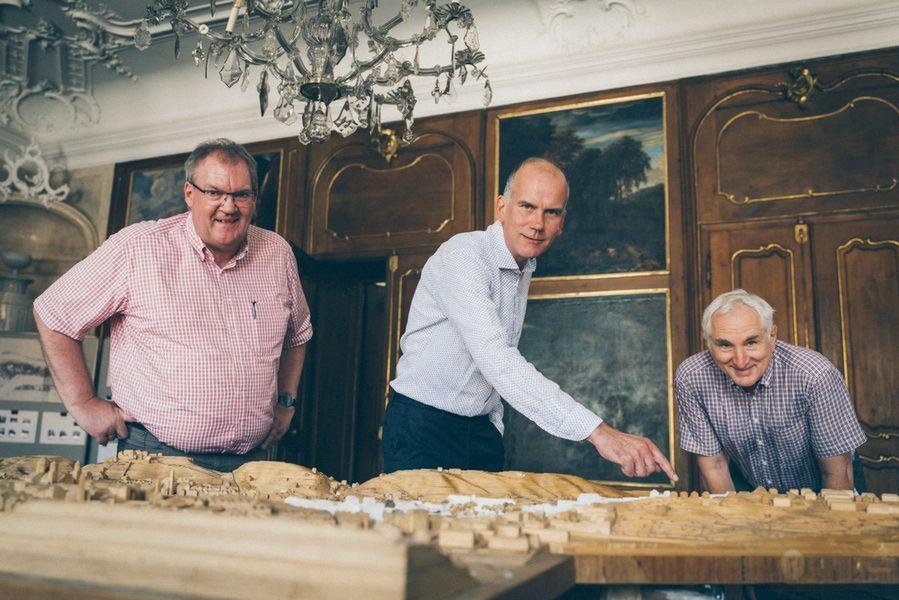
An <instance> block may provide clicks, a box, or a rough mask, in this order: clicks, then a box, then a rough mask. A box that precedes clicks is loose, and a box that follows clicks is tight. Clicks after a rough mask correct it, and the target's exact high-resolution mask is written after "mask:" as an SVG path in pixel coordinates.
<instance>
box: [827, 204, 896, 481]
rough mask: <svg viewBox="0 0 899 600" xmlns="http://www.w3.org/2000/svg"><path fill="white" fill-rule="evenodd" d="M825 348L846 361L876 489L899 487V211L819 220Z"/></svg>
mask: <svg viewBox="0 0 899 600" xmlns="http://www.w3.org/2000/svg"><path fill="white" fill-rule="evenodd" d="M813 235H814V241H815V249H816V252H815V273H816V277H815V285H816V288H817V290H818V292H817V294H818V296H820V297H821V298H829V299H830V301H828V302H822V303H820V305H819V306H818V315H819V319H818V321H819V324H820V326H819V330H820V333H819V337H820V349H821V352H823V353H824V354H825V355H827V357H828V358H830V359H831V360H832V361H833V363H834V364H835V365H837V366H838V367H840V368H841V370H842V371H843V375H844V377H845V378H846V382H847V384H848V386H849V392H850V395H851V396H852V400H853V402H854V403H855V409H856V412H857V414H858V417H859V420H860V421H861V423H862V427H863V429H864V430H865V433H866V435H867V436H868V442H867V443H866V444H865V445H864V446H862V447H861V448H860V449H859V454H860V457H861V460H862V465H863V466H864V467H865V478H866V481H867V484H868V490H869V491H872V492H876V493H884V492H895V491H896V490H899V370H897V369H896V365H895V357H896V356H897V355H899V341H897V335H896V333H897V332H899V213H897V212H892V213H881V214H877V215H869V214H865V215H854V216H840V217H838V218H830V219H827V220H824V221H822V222H817V223H815V224H814V228H813Z"/></svg>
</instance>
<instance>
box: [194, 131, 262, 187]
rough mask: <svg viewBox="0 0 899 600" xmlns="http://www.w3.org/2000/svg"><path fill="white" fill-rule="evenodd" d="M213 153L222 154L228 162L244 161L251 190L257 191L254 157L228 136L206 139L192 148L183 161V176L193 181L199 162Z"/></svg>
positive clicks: (257, 183)
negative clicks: (251, 186)
mask: <svg viewBox="0 0 899 600" xmlns="http://www.w3.org/2000/svg"><path fill="white" fill-rule="evenodd" d="M213 154H220V155H222V156H223V157H224V158H225V159H226V160H227V161H228V162H242V163H244V164H245V165H246V166H247V172H248V173H249V175H250V183H251V184H252V185H253V191H254V192H258V191H259V177H258V175H257V174H256V159H255V158H253V156H252V155H251V154H250V153H249V152H247V150H246V148H244V147H243V146H241V145H240V144H238V143H237V142H234V141H232V140H229V139H228V138H217V139H214V140H206V141H205V142H203V143H201V144H200V145H199V146H197V147H196V148H194V150H193V152H191V153H190V156H188V157H187V160H185V161H184V176H185V177H186V178H187V180H188V181H191V182H192V181H193V179H194V176H195V175H196V174H197V169H198V168H199V166H200V163H202V162H203V161H204V160H205V159H206V158H208V157H209V156H212V155H213Z"/></svg>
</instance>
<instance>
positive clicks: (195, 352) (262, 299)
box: [34, 213, 312, 454]
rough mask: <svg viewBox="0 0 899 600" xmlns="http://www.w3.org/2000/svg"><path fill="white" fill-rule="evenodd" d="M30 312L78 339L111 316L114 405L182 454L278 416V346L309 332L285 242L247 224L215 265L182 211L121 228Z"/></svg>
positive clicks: (264, 430) (244, 442)
mask: <svg viewBox="0 0 899 600" xmlns="http://www.w3.org/2000/svg"><path fill="white" fill-rule="evenodd" d="M34 307H35V310H36V311H37V313H38V314H39V315H40V317H41V320H43V321H44V323H46V325H47V326H48V327H49V328H50V329H52V330H54V331H58V332H60V333H63V334H65V335H67V336H69V337H71V338H73V339H76V340H81V339H83V338H84V335H85V333H87V332H88V331H89V330H90V329H92V328H94V327H96V326H97V325H99V324H100V323H103V322H104V321H106V320H107V319H110V318H111V323H112V328H111V332H110V359H109V387H110V389H111V390H112V400H113V402H115V403H116V404H117V405H118V406H120V407H121V408H122V410H124V411H125V413H127V414H128V415H130V416H131V417H134V418H135V419H136V420H137V421H138V422H140V423H142V424H143V425H144V426H145V427H146V428H147V429H148V430H149V431H150V432H151V433H152V434H153V435H155V436H156V437H157V438H159V439H160V440H161V441H163V442H165V443H166V444H169V445H170V446H174V447H175V448H178V449H180V450H183V451H185V452H231V453H236V454H244V453H246V452H247V451H249V450H251V449H253V448H255V447H256V446H258V445H259V444H260V443H261V442H262V441H263V440H264V439H265V436H266V435H267V434H268V431H269V429H271V425H272V422H273V415H274V413H273V409H274V401H275V398H276V397H277V374H278V364H279V361H280V357H281V352H282V349H284V348H291V347H294V346H299V345H301V344H304V343H306V342H307V341H308V340H309V339H310V338H311V337H312V326H311V323H310V318H309V308H308V306H307V304H306V299H305V297H304V296H303V290H302V289H301V287H300V280H299V276H298V274H297V267H296V260H295V259H294V256H293V253H292V251H291V249H290V246H289V245H288V244H287V242H285V241H284V240H283V239H282V238H281V237H280V236H278V235H276V234H275V233H272V232H270V231H266V230H264V229H260V228H258V227H255V226H250V228H249V231H248V232H247V240H246V243H245V244H244V246H243V247H242V248H241V250H240V251H239V252H238V254H237V255H236V256H235V257H234V258H233V259H231V261H230V262H228V264H226V265H225V266H224V267H221V268H220V267H219V266H218V265H217V264H216V263H215V260H214V259H213V256H212V254H211V253H210V251H209V250H208V249H207V248H206V247H205V245H204V244H203V242H202V241H201V240H200V237H199V236H198V235H197V233H196V230H195V229H194V226H193V221H192V220H191V219H190V214H189V213H183V214H181V215H178V216H175V217H171V218H169V219H162V220H159V221H145V222H142V223H137V224H134V225H131V226H129V227H126V228H124V229H122V230H121V231H119V232H118V233H116V234H115V235H113V236H111V237H110V238H109V239H108V240H106V242H104V243H103V245H101V246H100V247H99V248H98V249H97V250H96V251H94V252H93V253H92V254H91V255H90V256H88V257H87V258H86V259H84V260H83V261H81V262H80V263H78V264H77V265H75V266H74V267H72V269H70V270H69V271H68V272H67V273H66V274H65V275H63V276H62V277H60V278H59V279H58V280H57V281H56V282H54V283H53V285H51V286H50V287H49V288H48V289H47V291H46V292H44V293H43V294H41V296H40V297H38V298H37V299H36V300H35V301H34Z"/></svg>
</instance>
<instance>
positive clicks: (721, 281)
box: [702, 220, 815, 348]
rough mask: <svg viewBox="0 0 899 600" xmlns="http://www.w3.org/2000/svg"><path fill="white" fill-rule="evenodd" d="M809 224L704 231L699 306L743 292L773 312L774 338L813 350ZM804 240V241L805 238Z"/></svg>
mask: <svg viewBox="0 0 899 600" xmlns="http://www.w3.org/2000/svg"><path fill="white" fill-rule="evenodd" d="M807 231H808V224H806V223H796V222H794V221H793V220H781V221H776V222H772V221H760V222H754V223H748V224H736V225H710V226H707V227H704V228H703V231H702V240H703V246H704V248H706V253H705V256H704V257H703V263H704V265H705V267H704V270H705V275H706V276H705V282H704V283H705V285H704V286H703V287H704V290H703V293H702V306H703V307H705V306H707V305H708V303H709V302H711V301H712V300H713V299H714V298H716V297H717V296H718V295H720V294H723V293H724V292H727V291H730V290H732V289H735V288H743V289H746V290H748V291H750V292H753V293H755V294H758V295H759V296H761V297H763V298H765V299H766V300H767V301H768V302H769V303H770V304H771V306H772V307H774V311H775V313H774V322H775V323H776V324H777V329H778V337H779V338H780V339H782V340H784V341H786V342H789V343H791V344H797V345H799V346H806V347H809V348H814V347H815V324H814V302H813V300H812V289H811V252H810V250H809V240H808V233H807ZM803 236H805V237H803Z"/></svg>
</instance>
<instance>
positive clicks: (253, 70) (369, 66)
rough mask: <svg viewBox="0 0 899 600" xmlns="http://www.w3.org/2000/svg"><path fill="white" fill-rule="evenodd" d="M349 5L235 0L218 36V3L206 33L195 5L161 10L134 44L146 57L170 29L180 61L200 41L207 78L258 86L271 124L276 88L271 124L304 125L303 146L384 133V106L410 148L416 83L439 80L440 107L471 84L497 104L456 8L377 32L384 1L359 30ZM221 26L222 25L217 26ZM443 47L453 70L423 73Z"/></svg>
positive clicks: (407, 11) (365, 13) (429, 1)
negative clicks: (437, 45)
mask: <svg viewBox="0 0 899 600" xmlns="http://www.w3.org/2000/svg"><path fill="white" fill-rule="evenodd" d="M316 4H317V8H316V7H315V5H316ZM347 4H348V1H347V0H319V1H318V2H309V3H307V2H306V1H303V0H293V1H290V0H234V3H233V5H232V6H231V11H230V13H229V15H228V19H227V22H226V23H225V26H224V29H222V30H221V31H213V29H212V27H210V24H215V23H216V20H215V18H214V17H215V9H216V1H215V0H210V2H209V11H210V15H211V17H212V19H211V20H208V21H207V22H205V23H200V22H198V21H196V20H194V19H192V18H191V17H190V16H189V14H188V10H189V9H188V2H187V0H156V2H155V4H154V5H152V6H148V7H147V16H146V18H145V19H144V20H143V21H142V22H141V23H140V24H139V25H138V26H137V27H136V29H135V32H134V44H135V46H136V47H137V48H138V49H141V50H144V49H146V48H148V47H149V46H150V43H151V40H152V37H151V33H150V27H151V26H153V25H158V24H159V23H161V22H168V23H169V24H170V25H171V27H172V31H173V33H174V35H175V56H176V58H177V57H178V56H180V49H181V36H182V35H184V34H186V33H191V32H194V31H195V32H197V33H199V35H200V39H199V41H198V42H197V46H196V48H195V49H194V50H193V52H192V53H191V54H192V56H193V58H194V62H195V63H196V65H197V66H203V68H204V72H205V74H206V76H207V77H208V75H209V69H210V66H212V67H213V68H214V69H217V70H218V73H219V76H220V78H221V80H222V82H223V83H224V84H225V85H226V86H228V87H232V86H234V85H235V84H238V83H239V84H240V87H241V89H242V90H246V89H247V87H248V86H249V83H250V79H251V78H253V79H255V80H256V90H257V91H258V93H259V111H260V114H261V115H263V116H264V115H265V112H266V110H267V108H268V105H269V94H270V92H271V88H272V86H275V87H276V89H277V94H278V96H279V98H278V102H277V105H276V106H275V108H274V109H273V110H272V115H273V116H274V117H275V119H277V120H278V121H281V122H282V123H285V124H288V125H291V124H293V123H295V122H297V121H298V120H299V122H300V132H299V140H300V142H301V143H302V144H309V143H316V142H324V141H326V140H328V139H329V138H330V136H331V132H332V131H336V132H338V133H340V134H341V135H342V136H344V137H346V136H348V135H350V134H352V133H353V132H355V131H356V130H357V129H360V128H368V129H369V131H370V132H371V133H373V134H374V133H375V132H380V131H381V108H382V106H383V105H385V104H388V105H392V106H395V107H396V109H397V110H398V112H399V114H400V115H401V116H402V118H403V120H404V121H405V125H406V128H405V131H404V133H403V136H402V140H403V141H404V142H405V143H409V142H410V141H411V140H412V138H413V121H414V120H413V115H412V111H413V109H414V108H415V104H416V99H415V92H414V90H413V89H412V84H411V83H410V78H412V77H429V78H433V81H434V87H433V88H432V91H431V96H432V97H433V98H434V101H435V102H439V101H440V100H441V98H445V99H452V98H453V97H454V96H455V95H456V93H457V92H456V86H457V85H462V84H464V83H465V82H466V80H468V79H469V78H471V79H474V80H481V79H483V80H484V84H483V86H484V104H485V105H489V104H490V101H491V99H492V96H493V92H492V90H491V87H490V81H489V79H488V78H487V74H486V72H485V71H486V66H478V65H480V64H481V63H482V62H483V61H484V59H485V57H484V54H483V52H481V51H480V45H479V41H478V31H477V28H476V27H475V23H474V17H473V16H472V14H471V10H469V9H468V8H467V7H465V6H463V5H462V4H460V3H458V2H449V3H447V4H441V5H438V4H437V0H422V1H421V2H420V1H419V0H401V4H400V8H399V10H398V12H397V13H396V14H395V15H394V16H393V17H391V18H390V19H388V20H386V21H383V22H382V23H381V24H380V25H375V24H374V12H375V9H377V8H378V0H364V1H363V2H362V7H361V9H360V15H359V19H358V20H357V21H355V22H354V21H353V19H352V15H351V13H350V11H349V9H348V7H347ZM310 6H311V8H310ZM416 12H419V13H421V12H423V13H424V15H425V20H424V24H423V25H422V26H421V27H420V29H415V30H414V31H412V32H411V33H407V34H406V35H405V36H404V37H394V34H395V32H396V31H397V30H409V29H410V27H409V26H408V25H404V24H405V23H409V22H411V20H412V18H413V16H414V15H415V13H416ZM222 17H224V15H222ZM223 22H225V19H224V18H221V19H219V20H218V21H217V23H218V25H221V23H223ZM439 39H442V40H445V41H446V43H447V45H448V46H449V57H448V59H447V60H446V62H445V64H438V65H435V66H423V65H422V64H421V62H423V61H424V60H425V57H424V56H423V54H424V53H425V52H429V51H430V48H431V46H432V45H430V44H427V43H428V42H434V41H435V40H439ZM428 56H429V57H430V56H431V54H428Z"/></svg>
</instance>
